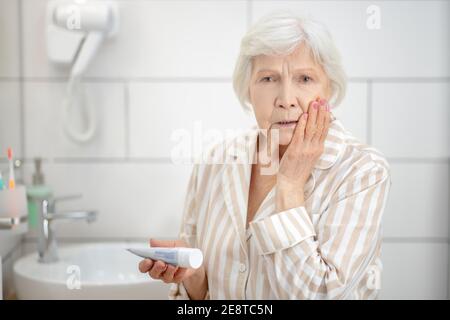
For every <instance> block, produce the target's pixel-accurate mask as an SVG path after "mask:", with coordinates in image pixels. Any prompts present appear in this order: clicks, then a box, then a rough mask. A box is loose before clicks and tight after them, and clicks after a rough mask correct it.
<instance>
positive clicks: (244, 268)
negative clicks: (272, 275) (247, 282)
mask: <svg viewBox="0 0 450 320" xmlns="http://www.w3.org/2000/svg"><path fill="white" fill-rule="evenodd" d="M245 270H247V267H246V266H245V264H243V263H241V264H240V265H239V271H240V272H245Z"/></svg>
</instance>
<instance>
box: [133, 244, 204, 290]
mask: <svg viewBox="0 0 450 320" xmlns="http://www.w3.org/2000/svg"><path fill="white" fill-rule="evenodd" d="M150 246H151V247H169V248H170V247H189V246H188V245H187V244H186V243H185V242H184V241H183V240H157V239H150ZM139 271H140V272H142V273H148V274H149V276H150V277H152V278H153V279H157V280H162V281H164V282H165V283H181V282H182V281H184V280H186V279H188V278H190V277H192V276H194V275H196V276H197V275H198V276H199V277H201V278H203V276H204V275H205V274H206V272H205V268H204V266H203V265H202V266H201V267H199V268H197V269H192V268H182V267H176V266H173V265H171V264H168V263H166V262H164V261H161V260H152V259H144V260H142V261H141V262H140V263H139Z"/></svg>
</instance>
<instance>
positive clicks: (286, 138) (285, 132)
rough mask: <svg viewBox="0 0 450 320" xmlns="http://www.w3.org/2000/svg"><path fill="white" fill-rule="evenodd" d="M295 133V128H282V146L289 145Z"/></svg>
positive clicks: (280, 137) (280, 142)
mask: <svg viewBox="0 0 450 320" xmlns="http://www.w3.org/2000/svg"><path fill="white" fill-rule="evenodd" d="M293 134H294V130H289V129H281V130H280V136H279V139H280V141H279V144H280V145H281V146H287V145H288V144H289V143H291V140H292V136H293Z"/></svg>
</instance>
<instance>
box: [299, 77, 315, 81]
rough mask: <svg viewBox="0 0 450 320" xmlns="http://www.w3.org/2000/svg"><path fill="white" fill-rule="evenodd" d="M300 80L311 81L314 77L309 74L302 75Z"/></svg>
mask: <svg viewBox="0 0 450 320" xmlns="http://www.w3.org/2000/svg"><path fill="white" fill-rule="evenodd" d="M300 80H301V81H302V82H311V80H312V78H311V77H309V76H301V78H300Z"/></svg>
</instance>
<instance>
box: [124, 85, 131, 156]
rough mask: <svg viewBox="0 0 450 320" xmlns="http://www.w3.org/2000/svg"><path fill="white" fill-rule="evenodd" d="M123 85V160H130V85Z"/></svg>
mask: <svg viewBox="0 0 450 320" xmlns="http://www.w3.org/2000/svg"><path fill="white" fill-rule="evenodd" d="M123 85H124V87H123V104H124V135H125V159H127V160H128V159H129V158H130V84H129V82H124V84H123Z"/></svg>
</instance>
